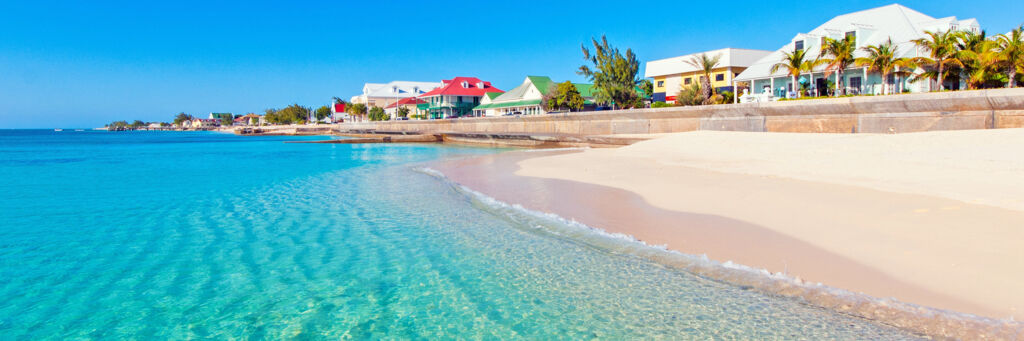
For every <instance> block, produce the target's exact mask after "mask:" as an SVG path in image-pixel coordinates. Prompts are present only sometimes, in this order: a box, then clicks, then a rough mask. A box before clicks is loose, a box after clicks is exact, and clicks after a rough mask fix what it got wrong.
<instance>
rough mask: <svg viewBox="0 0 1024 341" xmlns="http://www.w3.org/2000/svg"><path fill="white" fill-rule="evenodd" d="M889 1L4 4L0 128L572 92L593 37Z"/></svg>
mask: <svg viewBox="0 0 1024 341" xmlns="http://www.w3.org/2000/svg"><path fill="white" fill-rule="evenodd" d="M296 2H298V1H296ZM891 3H892V2H886V1H855V0H851V1H844V2H833V1H820V2H817V3H814V4H810V3H808V4H806V5H804V4H801V5H797V6H791V5H789V3H781V2H777V1H776V2H773V1H729V2H716V1H705V2H680V1H635V2H629V1H599V0H598V1H587V2H558V1H482V2H481V1H467V2H434V1H418V2H398V1H387V0H378V1H359V2H349V1H302V2H301V3H290V2H287V1H274V2H264V1H245V2H229V1H164V2H152V1H124V2H112V1H59V2H58V1H46V0H36V1H13V0H0V128H55V127H62V128H91V127H99V126H102V125H104V124H105V123H108V122H111V121H115V120H127V121H132V120H136V119H137V120H142V121H146V122H150V121H170V120H171V119H172V118H173V116H174V115H175V114H177V113H179V112H186V113H189V114H193V115H202V116H205V115H207V114H208V113H210V112H231V113H236V114H242V113H247V112H257V113H260V112H262V111H263V110H264V109H267V108H280V107H284V106H287V105H289V104H292V103H298V104H301V105H304V106H311V107H317V106H321V105H326V104H328V103H330V100H331V97H333V96H337V97H341V98H344V99H346V100H347V99H348V98H350V97H351V96H354V95H358V94H359V93H360V91H361V89H362V85H363V83H368V82H370V83H386V82H389V81H392V80H408V81H433V82H438V81H440V80H442V79H450V78H452V77H455V76H473V77H478V78H481V79H483V80H486V81H490V82H492V83H493V85H494V86H496V87H498V88H500V89H503V90H509V89H511V88H513V87H515V86H518V85H519V84H520V83H521V82H522V80H523V78H525V77H526V76H527V75H540V76H549V77H551V78H552V79H554V80H556V81H562V80H572V81H574V82H582V81H585V80H584V79H583V77H582V76H579V75H577V74H576V73H575V72H576V70H577V69H578V68H579V66H580V65H583V62H584V61H583V60H582V53H581V52H580V44H581V43H584V42H586V43H588V44H589V40H590V38H591V37H598V38H600V36H601V35H606V36H607V37H608V40H609V42H610V43H611V44H612V45H613V46H616V47H619V48H620V49H622V50H625V49H626V48H630V49H632V50H633V51H634V52H635V53H636V54H637V56H638V58H639V59H640V62H641V64H642V63H643V62H645V61H649V60H655V59H661V58H668V57H673V56H679V55H684V54H689V53H694V52H700V51H706V50H713V49H719V48H724V47H735V48H751V49H765V50H776V49H778V48H780V47H781V46H783V45H784V44H786V43H787V42H789V40H790V39H791V38H792V37H793V36H794V35H796V34H797V33H799V32H807V31H809V30H811V29H813V28H814V27H816V26H818V25H820V24H822V23H824V22H825V21H827V20H828V19H831V18H832V17H834V16H836V15H840V14H844V13H849V12H854V11H858V10H864V9H869V8H874V7H879V6H884V5H888V4H891ZM900 4H902V5H904V6H907V7H910V8H912V9H915V10H917V11H920V12H922V13H924V14H926V15H930V16H932V17H936V18H939V17H946V16H957V17H959V18H961V19H962V18H977V19H978V21H979V22H980V23H981V26H982V28H983V29H986V30H987V31H988V32H989V33H990V34H999V33H1005V32H1007V31H1009V30H1010V29H1012V28H1013V27H1016V26H1017V25H1020V24H1021V23H1024V14H1022V13H1024V1H1012V0H975V1H959V0H957V1H954V0H930V1H905V2H900ZM723 5H724V6H728V7H729V9H728V10H722V6H723ZM641 75H642V69H641Z"/></svg>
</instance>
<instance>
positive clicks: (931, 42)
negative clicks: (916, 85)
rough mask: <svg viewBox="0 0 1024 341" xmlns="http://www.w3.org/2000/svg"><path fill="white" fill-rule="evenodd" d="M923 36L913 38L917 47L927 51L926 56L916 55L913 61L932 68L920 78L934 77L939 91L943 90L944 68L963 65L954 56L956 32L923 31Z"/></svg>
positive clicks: (918, 78) (917, 78)
mask: <svg viewBox="0 0 1024 341" xmlns="http://www.w3.org/2000/svg"><path fill="white" fill-rule="evenodd" d="M924 33H925V34H926V35H927V37H925V38H920V39H914V40H913V42H914V44H915V45H917V47H919V48H921V49H922V50H924V51H925V52H927V53H928V57H918V58H916V59H915V60H914V62H915V63H916V64H918V65H928V66H931V67H932V68H934V69H935V70H934V71H935V72H926V73H925V74H924V77H916V78H915V79H914V81H917V80H920V79H934V80H935V81H937V82H938V83H939V91H942V90H945V89H946V86H945V84H944V81H945V79H946V68H948V67H951V66H952V67H963V66H964V65H963V63H961V62H960V60H959V59H957V58H956V52H957V51H956V43H957V39H956V38H957V37H956V33H955V32H952V31H942V32H932V31H924Z"/></svg>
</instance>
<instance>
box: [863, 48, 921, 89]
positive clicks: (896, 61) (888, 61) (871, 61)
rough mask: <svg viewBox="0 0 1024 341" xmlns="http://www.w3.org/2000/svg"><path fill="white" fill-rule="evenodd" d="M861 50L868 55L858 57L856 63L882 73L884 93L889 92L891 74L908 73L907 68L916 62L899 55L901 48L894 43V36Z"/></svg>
mask: <svg viewBox="0 0 1024 341" xmlns="http://www.w3.org/2000/svg"><path fill="white" fill-rule="evenodd" d="M861 50H862V51H864V52H865V53H866V54H867V57H860V58H857V59H855V60H854V63H855V64H857V66H862V67H867V68H868V70H869V71H872V72H878V73H879V74H881V75H882V94H883V95H888V94H889V75H891V74H896V73H899V74H906V73H907V70H906V69H909V68H912V67H914V62H913V61H912V60H911V59H909V58H903V57H897V55H899V48H898V47H897V46H896V45H895V44H893V42H892V38H889V39H886V41H885V42H883V43H881V44H878V45H868V46H865V47H863V48H861ZM896 69H899V71H897V70H896Z"/></svg>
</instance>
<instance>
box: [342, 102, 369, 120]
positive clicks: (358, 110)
mask: <svg viewBox="0 0 1024 341" xmlns="http://www.w3.org/2000/svg"><path fill="white" fill-rule="evenodd" d="M345 111H348V113H349V115H352V116H353V117H360V116H363V115H366V104H363V103H356V104H352V105H348V106H346V107H345Z"/></svg>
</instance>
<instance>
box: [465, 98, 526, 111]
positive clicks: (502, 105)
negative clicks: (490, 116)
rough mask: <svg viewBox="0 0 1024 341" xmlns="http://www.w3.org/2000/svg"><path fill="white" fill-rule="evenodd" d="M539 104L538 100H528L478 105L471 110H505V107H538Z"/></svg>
mask: <svg viewBox="0 0 1024 341" xmlns="http://www.w3.org/2000/svg"><path fill="white" fill-rule="evenodd" d="M539 104H540V100H539V99H528V100H522V101H513V102H502V103H490V104H484V105H478V106H477V107H476V108H473V110H483V109H493V108H507V107H523V106H529V105H539Z"/></svg>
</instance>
